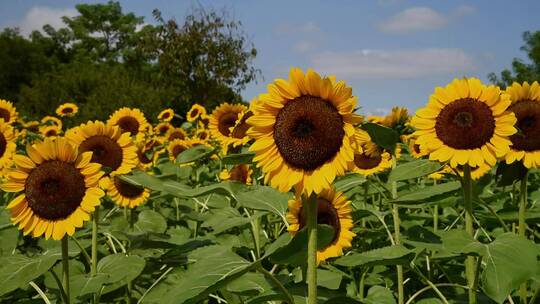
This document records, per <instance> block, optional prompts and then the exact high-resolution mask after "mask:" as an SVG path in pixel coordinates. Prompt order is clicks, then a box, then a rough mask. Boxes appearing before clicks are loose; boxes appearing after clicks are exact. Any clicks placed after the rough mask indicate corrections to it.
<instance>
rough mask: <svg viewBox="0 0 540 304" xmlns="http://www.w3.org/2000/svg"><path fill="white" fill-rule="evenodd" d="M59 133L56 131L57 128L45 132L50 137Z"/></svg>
mask: <svg viewBox="0 0 540 304" xmlns="http://www.w3.org/2000/svg"><path fill="white" fill-rule="evenodd" d="M57 134H58V133H56V130H54V129H51V130H48V131H47V133H45V136H47V137H50V136H56V135H57Z"/></svg>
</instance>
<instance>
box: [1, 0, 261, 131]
mask: <svg viewBox="0 0 540 304" xmlns="http://www.w3.org/2000/svg"><path fill="white" fill-rule="evenodd" d="M76 9H77V11H78V13H79V14H78V15H77V16H75V17H63V21H64V24H65V27H62V28H58V29H57V28H53V27H52V26H50V25H45V26H44V27H43V33H41V32H38V31H34V32H33V33H32V34H31V35H30V36H29V37H28V38H26V37H22V36H21V35H20V34H19V33H18V31H17V30H16V29H4V31H3V32H2V33H0V98H4V99H8V100H11V101H14V102H15V104H16V106H17V108H18V109H19V111H20V112H22V114H23V115H25V116H27V117H28V118H31V119H37V118H40V117H42V116H44V115H48V114H52V113H53V112H54V109H55V107H56V106H58V105H60V104H62V103H64V102H68V101H69V102H75V103H77V104H79V105H80V111H81V113H80V115H78V116H77V118H76V119H75V121H74V123H78V122H81V121H86V120H88V119H98V118H99V119H105V118H106V117H108V115H110V114H111V113H112V112H113V111H114V110H116V109H117V108H120V107H122V106H130V107H139V108H141V109H142V110H143V111H144V112H145V113H147V115H148V117H149V118H154V117H155V116H156V114H157V112H159V111H160V110H161V109H163V108H164V107H172V108H173V109H175V110H177V111H178V112H180V113H182V112H185V111H186V110H187V109H189V108H190V107H191V105H192V104H193V103H195V102H197V103H200V104H203V105H205V106H207V107H208V108H212V107H213V106H215V105H216V104H218V103H220V102H224V101H228V102H241V101H242V99H241V97H240V95H239V92H240V90H241V89H243V88H244V87H245V85H246V84H247V83H249V82H251V81H254V80H256V76H257V75H258V74H257V73H258V71H257V70H256V69H255V68H253V67H252V66H251V63H252V60H253V59H254V58H255V56H256V54H257V52H256V50H255V48H254V47H253V46H252V45H250V43H249V42H248V41H247V39H246V35H245V34H244V32H242V29H241V23H240V22H239V21H236V20H233V19H230V18H228V17H227V14H226V13H225V12H223V13H218V12H215V11H212V10H210V11H203V10H193V11H192V12H191V13H189V14H188V15H187V17H185V20H184V21H183V23H181V25H179V23H177V22H176V21H175V20H165V19H163V18H162V16H161V13H160V12H159V11H157V10H155V11H154V17H155V21H156V24H145V23H144V18H143V17H140V16H136V15H135V14H133V13H124V12H123V11H122V7H121V6H120V4H119V3H118V2H112V1H111V2H108V3H106V4H79V5H77V6H76Z"/></svg>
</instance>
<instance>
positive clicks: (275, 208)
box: [0, 68, 540, 304]
mask: <svg viewBox="0 0 540 304" xmlns="http://www.w3.org/2000/svg"><path fill="white" fill-rule="evenodd" d="M338 76H339V75H338ZM426 99H427V103H426V104H425V106H424V107H423V108H420V109H419V110H417V111H416V112H415V113H414V114H412V113H411V115H410V116H409V112H408V110H407V109H405V108H400V107H395V108H393V109H392V111H391V113H390V114H388V116H385V117H375V116H368V117H362V116H360V115H359V114H357V110H358V108H359V106H360V105H359V104H358V103H357V97H356V96H355V95H354V94H353V90H352V88H351V87H349V86H348V85H347V84H346V83H345V82H344V81H341V80H339V79H337V78H336V77H335V76H333V75H329V76H324V75H322V76H321V75H319V74H318V73H316V72H315V71H313V70H311V69H310V70H307V71H302V70H301V69H298V68H293V69H291V70H290V73H289V75H288V77H285V78H284V79H276V80H274V81H273V82H271V83H269V84H268V89H267V92H264V93H262V94H260V95H259V96H258V97H256V98H254V99H253V100H252V101H251V102H250V103H249V104H231V103H222V104H221V105H219V106H217V107H216V108H215V109H206V108H205V107H203V106H201V105H199V104H195V105H194V106H193V107H192V108H191V109H190V110H189V111H188V112H187V113H179V112H175V111H174V109H170V108H168V109H163V111H161V112H160V113H159V115H158V116H157V117H147V116H146V115H145V113H144V112H143V111H141V110H139V109H137V108H120V109H118V110H117V111H115V112H114V113H111V115H110V116H109V117H108V118H104V119H103V120H101V121H100V120H95V121H88V122H86V123H83V124H80V125H75V123H74V120H73V119H74V118H76V116H77V113H78V112H79V110H80V109H79V108H78V105H77V104H76V102H69V103H65V104H63V105H61V106H60V107H58V108H57V109H56V111H55V112H54V113H50V116H46V117H43V119H41V120H40V121H28V120H26V119H25V118H24V117H22V116H21V115H19V113H18V111H17V109H16V108H15V107H14V105H13V104H12V103H11V102H9V101H6V100H0V170H1V171H0V172H1V174H0V178H1V186H0V188H1V190H2V200H1V201H0V204H1V205H2V207H1V208H0V302H1V303H66V304H67V303H212V304H214V303H230V304H256V303H289V304H292V303H309V304H314V303H328V304H349V303H366V304H368V303H369V304H393V303H398V304H405V303H406V304H411V303H418V304H439V303H530V304H534V303H540V296H539V293H540V268H539V267H538V266H539V263H538V255H539V254H540V247H539V246H538V245H537V243H538V240H539V239H540V231H539V224H540V206H539V205H540V175H539V171H538V168H540V85H539V84H538V82H534V83H532V84H531V83H527V82H523V83H514V84H513V85H511V86H509V87H508V88H507V89H505V90H503V89H501V88H499V87H497V86H494V85H485V84H482V83H481V82H480V80H478V79H476V78H461V79H455V80H454V81H452V82H451V83H449V84H447V85H446V86H443V87H437V88H435V89H434V92H433V94H432V95H431V96H429V98H426ZM81 107H82V105H81Z"/></svg>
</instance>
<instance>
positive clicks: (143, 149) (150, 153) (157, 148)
mask: <svg viewBox="0 0 540 304" xmlns="http://www.w3.org/2000/svg"><path fill="white" fill-rule="evenodd" d="M163 151H164V149H163V141H162V140H161V139H159V138H153V139H149V140H147V141H145V142H139V143H137V158H138V159H139V167H140V168H141V169H148V168H149V167H150V166H152V165H153V164H154V162H155V161H156V160H157V158H158V157H159V155H160V154H161V153H162V152H163Z"/></svg>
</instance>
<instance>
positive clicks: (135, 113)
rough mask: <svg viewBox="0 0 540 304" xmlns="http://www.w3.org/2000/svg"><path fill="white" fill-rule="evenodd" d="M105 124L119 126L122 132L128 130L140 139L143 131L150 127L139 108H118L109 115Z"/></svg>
mask: <svg viewBox="0 0 540 304" xmlns="http://www.w3.org/2000/svg"><path fill="white" fill-rule="evenodd" d="M107 124H109V125H112V126H118V127H120V129H122V130H123V132H129V133H130V134H131V136H135V138H136V139H137V140H142V139H143V138H144V136H145V132H146V131H148V129H151V126H149V124H148V122H147V121H146V118H145V117H144V113H143V112H142V111H141V110H139V109H130V108H121V109H118V110H116V112H114V113H113V114H112V115H111V117H110V118H109V120H108V121H107Z"/></svg>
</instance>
